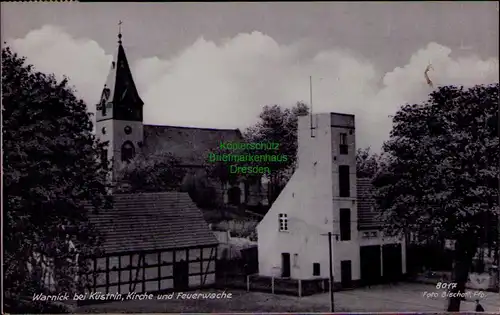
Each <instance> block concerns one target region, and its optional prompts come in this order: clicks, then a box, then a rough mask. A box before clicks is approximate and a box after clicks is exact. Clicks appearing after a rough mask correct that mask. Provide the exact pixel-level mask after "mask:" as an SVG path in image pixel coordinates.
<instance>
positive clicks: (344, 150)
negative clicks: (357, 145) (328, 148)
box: [339, 133, 349, 154]
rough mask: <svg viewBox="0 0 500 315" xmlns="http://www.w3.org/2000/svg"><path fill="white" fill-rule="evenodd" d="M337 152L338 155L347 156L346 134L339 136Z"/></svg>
mask: <svg viewBox="0 0 500 315" xmlns="http://www.w3.org/2000/svg"><path fill="white" fill-rule="evenodd" d="M339 151H340V154H348V151H349V149H348V146H347V133H341V134H340V142H339Z"/></svg>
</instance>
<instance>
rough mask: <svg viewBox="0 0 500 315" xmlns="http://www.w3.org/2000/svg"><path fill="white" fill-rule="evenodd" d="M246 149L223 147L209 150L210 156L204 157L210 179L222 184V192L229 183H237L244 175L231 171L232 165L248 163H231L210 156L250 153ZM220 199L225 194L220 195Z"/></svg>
mask: <svg viewBox="0 0 500 315" xmlns="http://www.w3.org/2000/svg"><path fill="white" fill-rule="evenodd" d="M248 153H249V152H246V151H245V150H231V151H230V150H224V149H221V148H217V149H215V150H212V151H211V152H208V156H207V157H206V158H205V159H204V161H205V171H206V174H207V177H208V179H212V180H214V181H215V182H216V183H218V184H219V185H220V191H221V192H222V194H224V192H225V191H226V188H227V187H226V186H227V184H235V183H236V182H238V181H239V180H241V179H242V178H243V177H242V176H240V175H239V174H237V173H231V170H230V165H231V164H236V165H240V166H241V165H242V164H247V163H229V162H224V161H213V160H212V159H211V158H210V157H211V156H213V155H215V156H223V155H225V154H234V155H244V154H248ZM220 199H221V200H223V199H224V196H223V195H222V196H220Z"/></svg>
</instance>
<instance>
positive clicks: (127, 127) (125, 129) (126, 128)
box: [123, 126, 132, 135]
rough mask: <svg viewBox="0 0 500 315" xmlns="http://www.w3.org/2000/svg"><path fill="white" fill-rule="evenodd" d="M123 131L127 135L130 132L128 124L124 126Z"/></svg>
mask: <svg viewBox="0 0 500 315" xmlns="http://www.w3.org/2000/svg"><path fill="white" fill-rule="evenodd" d="M123 131H125V133H126V134H127V135H129V134H131V133H132V128H131V127H130V126H126V127H125V128H124V130H123Z"/></svg>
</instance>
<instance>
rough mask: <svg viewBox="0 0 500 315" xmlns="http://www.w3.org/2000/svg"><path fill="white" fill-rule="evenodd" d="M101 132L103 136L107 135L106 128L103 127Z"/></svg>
mask: <svg viewBox="0 0 500 315" xmlns="http://www.w3.org/2000/svg"><path fill="white" fill-rule="evenodd" d="M101 131H102V134H103V135H105V134H106V127H102V129H101Z"/></svg>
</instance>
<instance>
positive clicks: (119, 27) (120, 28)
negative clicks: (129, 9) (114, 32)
mask: <svg viewBox="0 0 500 315" xmlns="http://www.w3.org/2000/svg"><path fill="white" fill-rule="evenodd" d="M122 24H123V22H122V21H121V20H120V21H119V22H118V44H119V45H121V44H122Z"/></svg>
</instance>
